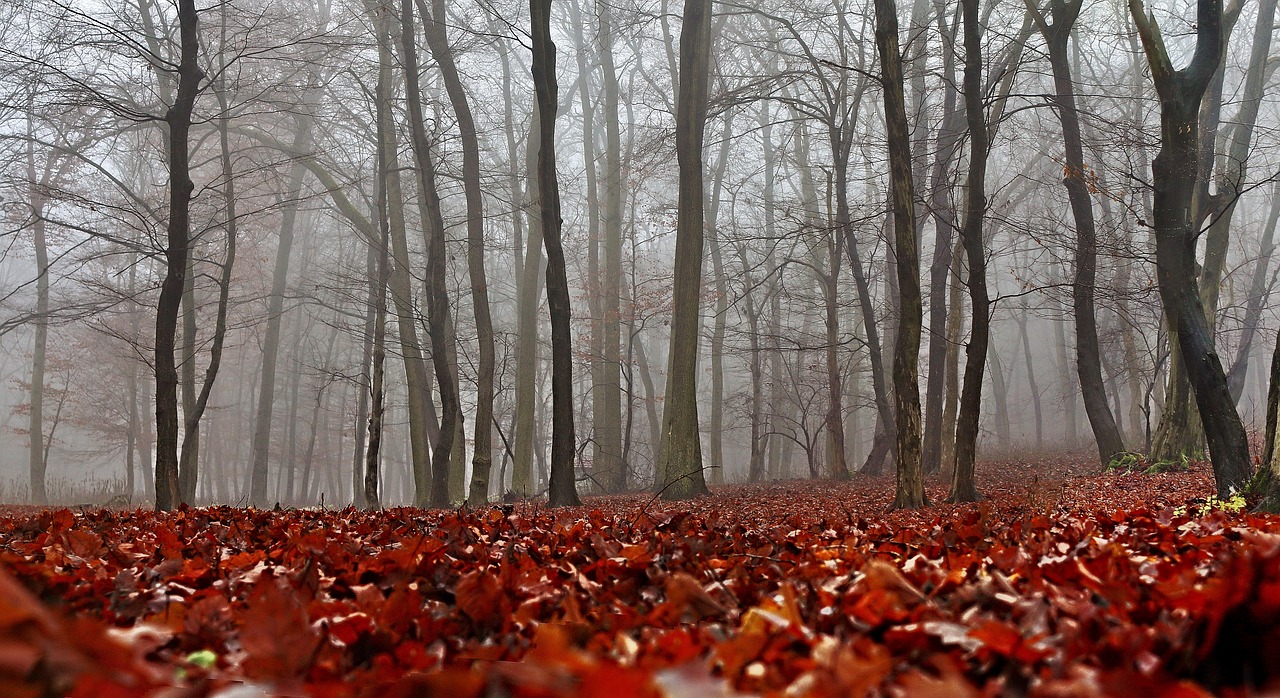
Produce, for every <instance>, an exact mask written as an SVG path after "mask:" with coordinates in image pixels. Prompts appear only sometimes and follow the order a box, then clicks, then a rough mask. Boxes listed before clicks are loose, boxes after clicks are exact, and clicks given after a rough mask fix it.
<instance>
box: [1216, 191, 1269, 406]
mask: <svg viewBox="0 0 1280 698" xmlns="http://www.w3.org/2000/svg"><path fill="white" fill-rule="evenodd" d="M1277 220H1280V184H1277V185H1276V187H1274V188H1273V189H1272V195H1271V208H1270V210H1269V213H1268V214H1267V222H1266V225H1265V227H1264V228H1263V230H1262V247H1261V249H1260V250H1259V251H1258V258H1257V259H1256V260H1255V261H1254V267H1253V277H1252V279H1251V280H1250V282H1249V297H1248V298H1246V299H1245V311H1244V323H1243V327H1242V328H1241V331H1240V344H1239V346H1238V348H1237V349H1236V358H1235V361H1232V362H1231V368H1230V369H1228V370H1227V387H1228V388H1229V389H1230V390H1231V398H1232V399H1233V400H1235V401H1236V404H1237V405H1238V404H1239V403H1240V396H1241V395H1242V394H1244V380H1245V377H1246V376H1247V375H1248V372H1249V355H1250V353H1251V352H1252V350H1253V340H1254V338H1255V337H1256V336H1257V334H1258V327H1259V325H1260V324H1261V321H1262V310H1263V307H1264V306H1266V304H1267V298H1268V297H1269V295H1270V294H1269V293H1267V279H1268V274H1267V272H1268V271H1269V270H1270V268H1271V258H1272V256H1274V255H1275V251H1276V243H1275V240H1276V222H1277Z"/></svg>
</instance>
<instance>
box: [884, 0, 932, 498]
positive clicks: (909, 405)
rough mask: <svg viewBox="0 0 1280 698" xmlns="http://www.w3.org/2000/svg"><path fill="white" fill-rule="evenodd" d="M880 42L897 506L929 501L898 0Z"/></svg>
mask: <svg viewBox="0 0 1280 698" xmlns="http://www.w3.org/2000/svg"><path fill="white" fill-rule="evenodd" d="M875 14H876V28H875V34H876V46H877V48H878V49H879V53H880V72H881V78H882V83H883V91H884V118H885V124H886V128H887V130H888V141H889V172H890V179H891V181H892V196H891V199H892V203H893V230H894V235H893V243H894V244H893V252H894V258H895V259H896V261H897V272H898V273H897V278H898V323H897V326H898V332H897V337H896V339H895V341H894V356H893V394H894V407H895V411H894V416H895V418H896V422H895V427H896V428H895V429H894V432H895V434H896V436H897V439H896V450H895V460H896V461H897V483H898V484H897V490H896V493H895V495H894V499H893V508H895V509H917V508H919V507H922V506H926V505H928V503H929V502H928V499H927V498H926V497H925V492H924V470H923V467H922V466H921V462H920V456H921V454H920V384H919V378H920V375H919V370H920V366H919V357H920V330H921V323H922V322H923V320H924V311H923V308H922V307H921V299H920V257H919V252H918V251H917V249H916V223H915V192H914V189H913V186H912V176H911V165H912V163H911V140H910V139H911V134H910V132H909V131H908V129H907V107H906V98H905V97H904V95H903V87H902V54H901V52H900V50H899V48H898V8H897V6H896V4H895V3H894V1H893V0H876V2H875Z"/></svg>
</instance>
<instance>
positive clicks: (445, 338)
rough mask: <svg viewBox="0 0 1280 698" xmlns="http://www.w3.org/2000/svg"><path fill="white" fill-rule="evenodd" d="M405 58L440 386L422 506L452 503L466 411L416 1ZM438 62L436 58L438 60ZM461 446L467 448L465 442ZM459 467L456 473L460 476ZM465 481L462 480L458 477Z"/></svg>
mask: <svg viewBox="0 0 1280 698" xmlns="http://www.w3.org/2000/svg"><path fill="white" fill-rule="evenodd" d="M400 20H401V25H400V26H401V32H400V41H401V44H400V46H401V57H400V58H401V64H402V65H403V67H404V75H405V101H406V102H407V104H408V108H409V130H410V134H411V141H412V143H413V159H414V164H415V165H417V170H418V178H417V180H418V206H419V209H420V210H421V219H422V220H421V224H422V228H423V234H424V237H425V238H426V245H427V327H428V333H429V334H430V335H431V337H430V339H431V364H432V366H433V367H434V368H435V377H436V384H437V387H438V389H439V391H440V436H439V437H438V438H437V439H436V443H435V448H434V449H433V450H432V452H431V463H432V466H433V467H432V469H431V489H430V493H429V496H424V495H426V494H427V493H425V492H423V491H422V490H421V489H419V490H418V491H417V492H416V493H415V495H414V503H415V504H416V505H418V506H426V505H428V504H430V505H431V506H433V507H441V508H443V507H448V506H450V504H451V503H452V502H451V497H450V492H449V482H450V479H451V476H450V471H451V470H453V466H454V462H453V458H452V453H453V449H454V448H455V442H456V441H457V433H458V424H459V422H460V419H459V417H460V415H461V413H462V408H461V402H460V400H459V397H458V358H457V341H456V340H455V336H454V328H453V320H452V318H451V316H450V309H449V290H448V286H447V285H446V277H447V274H448V268H447V259H448V252H447V251H446V249H445V231H444V214H443V212H442V211H441V209H440V194H439V191H438V189H437V187H436V168H435V162H434V161H433V160H432V158H431V145H430V143H429V142H428V141H427V131H426V126H425V124H424V122H423V119H422V90H421V88H420V87H419V85H418V50H417V45H416V44H415V42H414V30H413V1H412V0H400ZM437 62H438V60H437ZM456 447H457V448H463V445H462V444H461V443H458V444H456ZM460 475H461V473H458V474H455V475H453V476H452V477H454V478H458V477H459V476H460ZM458 481H459V482H461V480H460V479H459V480H458Z"/></svg>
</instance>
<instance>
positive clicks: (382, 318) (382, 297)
mask: <svg viewBox="0 0 1280 698" xmlns="http://www.w3.org/2000/svg"><path fill="white" fill-rule="evenodd" d="M389 77H390V71H385V70H384V71H382V72H381V73H380V74H379V80H378V85H377V94H376V96H375V99H376V100H377V110H378V119H377V123H378V172H377V178H378V190H377V195H376V197H375V201H374V209H375V211H376V212H377V214H378V243H377V245H378V247H377V251H378V261H377V271H376V274H374V275H371V278H370V289H369V296H370V300H371V301H372V305H373V315H374V319H373V333H372V335H371V340H372V341H371V345H372V346H371V352H370V353H371V355H370V361H371V366H370V379H369V391H370V402H371V405H370V408H369V425H368V429H369V438H368V443H367V444H366V451H365V453H364V482H363V486H362V489H363V494H362V496H361V497H360V499H362V500H363V501H364V507H365V508H366V509H369V510H377V509H381V508H382V496H381V492H380V490H379V482H378V480H379V475H380V474H381V473H380V467H379V466H380V464H381V455H382V436H383V432H384V425H383V420H384V417H385V414H386V405H385V400H386V387H385V385H384V383H385V380H386V363H387V350H386V346H387V286H388V284H389V282H390V280H391V224H390V220H389V219H390V216H389V211H388V209H389V208H390V205H389V202H388V200H387V199H388V187H387V184H388V180H389V179H390V174H391V173H390V169H391V163H392V158H391V154H390V152H389V151H390V148H389V147H388V146H389V145H390V139H389V138H388V137H387V134H386V133H384V129H385V128H386V127H387V126H389V125H390V119H387V118H384V114H383V112H384V111H385V110H386V109H387V106H388V102H389V100H388V99H387V94H386V91H387V90H389V89H390V87H391V85H390V80H389V79H388V78H389ZM370 244H371V245H372V244H373V241H372V240H371V241H370ZM410 448H412V445H411V446H410Z"/></svg>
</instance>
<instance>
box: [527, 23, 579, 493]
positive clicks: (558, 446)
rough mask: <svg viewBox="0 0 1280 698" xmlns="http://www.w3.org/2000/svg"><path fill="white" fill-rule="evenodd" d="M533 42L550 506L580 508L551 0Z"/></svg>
mask: <svg viewBox="0 0 1280 698" xmlns="http://www.w3.org/2000/svg"><path fill="white" fill-rule="evenodd" d="M529 14H530V16H531V18H532V19H531V27H530V33H531V35H532V38H533V87H534V91H535V93H536V94H537V100H538V110H539V113H540V114H541V115H542V119H541V123H540V124H539V126H540V128H539V130H538V135H539V149H538V188H539V190H540V195H541V199H542V240H543V244H544V246H545V248H546V252H547V305H548V306H549V308H550V311H551V402H552V407H551V412H552V416H551V419H552V425H551V478H550V492H549V496H548V501H549V504H550V505H551V506H571V505H576V504H579V501H578V491H577V487H576V485H575V483H574V455H575V449H574V429H573V336H572V334H571V333H570V328H569V314H570V305H569V279H568V276H567V274H566V272H565V264H564V250H563V248H562V247H561V244H560V226H561V223H562V221H561V218H560V185H559V183H558V182H557V181H556V151H555V134H556V104H557V101H556V99H557V98H556V92H557V85H556V74H555V66H556V47H555V44H554V43H552V41H551V0H529Z"/></svg>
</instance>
